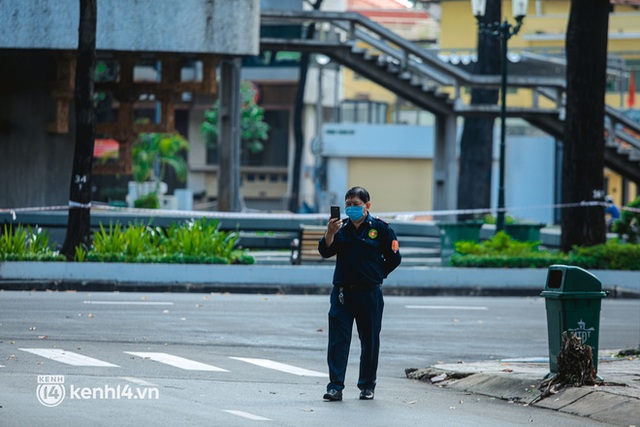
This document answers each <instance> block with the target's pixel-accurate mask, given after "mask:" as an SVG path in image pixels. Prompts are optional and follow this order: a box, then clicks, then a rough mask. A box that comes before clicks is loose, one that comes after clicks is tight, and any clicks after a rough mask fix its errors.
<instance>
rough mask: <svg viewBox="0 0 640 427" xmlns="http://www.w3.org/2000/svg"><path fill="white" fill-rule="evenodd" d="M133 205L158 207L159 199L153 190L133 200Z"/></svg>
mask: <svg viewBox="0 0 640 427" xmlns="http://www.w3.org/2000/svg"><path fill="white" fill-rule="evenodd" d="M133 207H134V208H139V209H160V199H159V198H158V195H157V194H156V193H155V192H151V193H149V194H145V195H144V196H140V197H138V198H137V199H136V200H134V201H133Z"/></svg>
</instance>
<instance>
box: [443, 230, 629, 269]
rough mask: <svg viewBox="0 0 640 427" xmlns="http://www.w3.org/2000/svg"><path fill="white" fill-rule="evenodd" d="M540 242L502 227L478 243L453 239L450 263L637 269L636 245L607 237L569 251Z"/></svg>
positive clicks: (459, 265) (506, 266) (474, 265)
mask: <svg viewBox="0 0 640 427" xmlns="http://www.w3.org/2000/svg"><path fill="white" fill-rule="evenodd" d="M539 244H540V242H519V241H517V240H513V239H512V238H511V237H509V235H507V234H506V233H505V232H504V231H501V232H499V233H496V235H495V236H493V237H492V238H491V239H488V240H486V241H484V242H482V243H475V242H456V244H455V247H456V253H455V254H454V255H453V256H452V257H451V262H450V265H451V266H453V267H479V268H548V267H549V266H551V265H553V264H565V265H573V266H576V267H582V268H585V269H596V270H640V245H637V244H631V243H624V242H621V241H620V240H619V239H611V240H609V241H607V242H606V243H604V244H601V245H595V246H589V247H574V248H573V249H572V250H571V252H569V253H564V252H560V251H541V250H538V245H539Z"/></svg>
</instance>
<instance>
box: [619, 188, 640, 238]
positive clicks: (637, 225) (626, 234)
mask: <svg viewBox="0 0 640 427" xmlns="http://www.w3.org/2000/svg"><path fill="white" fill-rule="evenodd" d="M627 207H629V208H633V209H640V197H638V198H636V199H635V200H633V201H632V202H631V203H629V204H628V205H627ZM612 230H613V232H614V233H618V236H619V237H620V238H621V239H626V241H627V242H629V243H636V242H638V240H639V238H640V212H633V211H630V210H623V211H622V214H621V215H620V219H617V220H615V221H614V223H613V226H612Z"/></svg>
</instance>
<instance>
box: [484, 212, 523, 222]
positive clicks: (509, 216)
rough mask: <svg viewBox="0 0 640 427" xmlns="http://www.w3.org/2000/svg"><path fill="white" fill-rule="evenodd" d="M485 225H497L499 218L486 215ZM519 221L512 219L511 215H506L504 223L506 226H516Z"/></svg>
mask: <svg viewBox="0 0 640 427" xmlns="http://www.w3.org/2000/svg"><path fill="white" fill-rule="evenodd" d="M483 219H484V223H485V224H495V223H496V222H497V220H498V219H497V218H496V217H495V216H493V215H491V214H486V215H485V216H484V218H483ZM516 222H517V221H516V219H515V218H514V217H512V216H511V215H505V216H504V223H505V224H515V223H516Z"/></svg>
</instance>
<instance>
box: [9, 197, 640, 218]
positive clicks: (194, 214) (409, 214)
mask: <svg viewBox="0 0 640 427" xmlns="http://www.w3.org/2000/svg"><path fill="white" fill-rule="evenodd" d="M590 206H602V207H606V206H607V203H605V202H599V201H589V202H587V201H583V202H578V203H564V204H560V203H558V204H551V205H533V206H510V207H505V208H502V209H498V208H483V209H451V210H432V211H403V212H380V213H378V212H373V213H374V214H375V215H376V216H379V217H383V218H396V219H399V220H411V219H413V218H415V217H427V216H431V217H436V216H449V215H474V214H487V213H497V212H505V213H506V212H514V211H522V210H527V211H530V210H539V209H558V208H559V209H564V208H575V207H590ZM69 208H92V209H94V210H105V211H111V212H126V213H139V214H142V213H144V214H149V215H153V216H163V215H166V216H184V217H189V218H202V217H206V218H243V219H254V218H276V219H326V218H327V217H328V215H329V214H328V213H310V214H303V213H265V212H218V211H178V210H164V209H142V208H128V207H127V208H122V207H116V206H109V205H106V204H103V203H101V202H90V203H88V204H82V203H78V202H73V201H69V206H44V207H30V208H12V209H0V213H7V212H8V213H10V214H11V217H12V219H13V221H15V220H16V219H17V215H16V214H17V213H23V212H42V211H57V210H68V209H69ZM620 209H621V210H623V211H630V212H640V209H638V208H631V207H627V206H623V207H621V208H620Z"/></svg>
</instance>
